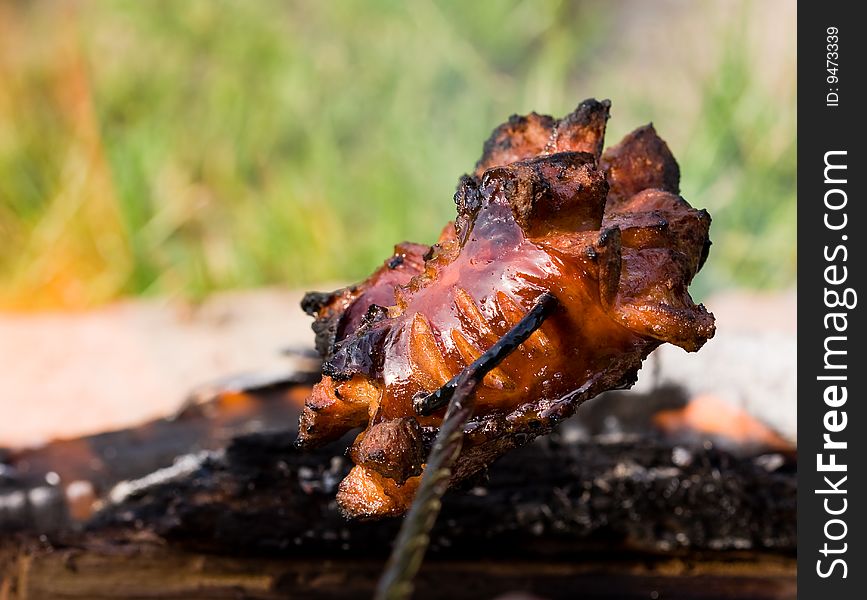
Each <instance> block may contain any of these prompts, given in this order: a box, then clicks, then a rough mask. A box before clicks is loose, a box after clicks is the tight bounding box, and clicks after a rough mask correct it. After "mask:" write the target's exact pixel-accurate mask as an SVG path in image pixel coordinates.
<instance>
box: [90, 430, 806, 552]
mask: <svg viewBox="0 0 867 600" xmlns="http://www.w3.org/2000/svg"><path fill="white" fill-rule="evenodd" d="M569 435H570V432H569V430H568V429H567V430H566V431H565V432H564V433H562V434H560V435H558V436H555V437H552V438H550V439H549V440H546V441H543V442H538V443H533V444H530V445H527V446H525V447H524V448H523V449H521V450H520V451H518V452H515V453H514V454H513V455H510V456H507V457H505V458H504V459H503V460H502V461H500V462H499V463H498V464H497V465H496V466H495V467H494V468H493V469H492V470H491V472H490V476H489V478H488V480H487V481H485V482H481V481H477V482H475V483H474V484H473V485H471V486H469V487H468V488H466V489H464V490H459V491H456V492H454V493H451V494H450V495H448V496H447V498H446V501H445V503H444V507H443V512H442V515H441V519H440V520H439V522H438V524H437V527H436V528H435V529H434V532H433V534H432V538H431V539H432V548H431V550H432V553H433V554H436V553H437V552H440V553H443V552H446V553H447V554H448V556H449V557H452V558H454V557H458V556H461V555H467V556H478V553H479V552H480V551H484V553H485V555H486V556H492V555H506V556H519V557H522V558H530V557H534V556H536V557H538V556H543V555H546V554H550V553H551V552H552V551H554V550H555V549H556V550H557V551H563V550H569V551H580V550H582V549H586V548H588V547H591V546H594V547H595V546H597V545H598V544H599V543H601V542H605V544H606V547H608V548H610V549H612V550H613V551H615V552H618V553H619V552H622V551H623V548H632V549H634V550H639V551H645V552H650V553H659V552H675V551H677V550H679V549H680V550H683V549H690V550H708V551H720V550H734V549H741V550H743V549H755V550H775V551H782V552H793V551H794V549H795V494H796V481H795V474H796V473H795V466H794V464H793V463H792V461H791V460H790V459H789V458H787V457H785V456H783V455H781V454H772V455H763V456H760V457H753V458H736V457H734V456H733V455H731V454H729V453H727V452H724V451H721V450H718V449H716V448H714V447H709V448H701V449H694V448H689V447H686V446H676V445H672V444H670V443H667V442H666V441H665V440H663V439H660V438H646V437H645V438H634V439H617V440H607V441H606V440H604V439H598V438H597V439H594V440H592V441H581V442H570V441H568V437H569ZM349 466H350V465H349V462H348V461H347V460H346V459H345V458H344V457H342V456H335V455H333V453H332V452H330V451H328V449H322V450H318V451H315V452H300V451H298V450H297V449H296V448H295V447H294V446H293V444H292V435H291V433H290V432H286V433H285V434H279V433H259V434H252V435H249V436H241V437H238V438H236V439H235V440H233V442H232V444H231V445H230V446H229V447H228V448H227V449H226V450H225V452H211V453H203V454H200V455H195V456H193V455H191V456H188V457H186V458H185V459H184V460H183V462H182V463H181V464H180V466H178V467H176V471H177V472H176V473H175V474H173V473H172V472H171V471H167V472H165V473H163V475H162V476H151V477H150V480H149V479H148V478H145V479H144V480H139V481H138V482H127V483H125V484H123V487H121V488H117V489H116V490H115V491H114V496H115V498H116V499H117V500H119V502H117V503H116V504H112V505H110V506H108V507H107V508H106V509H105V510H104V511H102V512H101V513H100V514H99V515H98V516H97V517H96V518H95V519H94V520H93V521H92V522H91V523H90V525H89V529H90V531H97V532H98V531H107V530H115V531H118V530H120V531H133V530H139V531H140V530H146V531H148V532H151V533H154V534H156V535H158V536H159V537H161V538H163V539H166V540H168V541H170V542H175V543H179V544H181V545H187V546H191V547H195V548H196V549H199V550H207V551H210V552H224V553H225V552H232V553H237V552H239V551H245V552H246V551H256V552H268V553H273V552H279V553H287V554H300V555H304V556H311V555H314V554H319V555H322V556H329V557H338V556H340V555H344V554H345V555H347V556H348V555H352V554H353V553H357V552H359V551H364V553H365V555H367V556H370V555H385V554H386V553H387V551H388V549H389V545H390V543H391V541H392V540H393V538H394V535H395V532H396V531H397V527H398V525H399V522H398V521H396V520H385V521H378V522H349V521H346V520H345V519H344V518H343V517H342V516H341V515H340V514H339V512H338V511H337V508H336V506H335V503H334V490H335V486H336V485H337V484H338V483H339V481H340V480H341V478H342V477H343V476H344V475H345V474H346V472H347V470H348V468H349Z"/></svg>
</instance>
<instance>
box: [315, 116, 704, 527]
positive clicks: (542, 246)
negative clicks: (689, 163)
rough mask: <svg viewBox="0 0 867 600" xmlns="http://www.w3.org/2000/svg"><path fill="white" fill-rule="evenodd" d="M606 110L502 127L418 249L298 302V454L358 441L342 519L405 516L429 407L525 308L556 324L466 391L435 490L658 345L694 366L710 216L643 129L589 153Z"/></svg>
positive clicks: (433, 426) (622, 373) (623, 372)
mask: <svg viewBox="0 0 867 600" xmlns="http://www.w3.org/2000/svg"><path fill="white" fill-rule="evenodd" d="M609 107H610V103H609V102H608V101H603V102H598V101H596V100H587V101H585V102H583V103H581V105H579V106H578V108H577V109H576V110H575V111H574V112H573V113H571V114H570V115H567V116H566V117H564V118H563V119H559V120H558V119H553V118H551V117H548V116H541V115H537V114H535V113H532V114H530V115H527V116H524V117H518V116H513V117H511V118H510V119H509V120H508V121H507V122H506V123H504V124H503V125H501V126H500V127H498V128H497V129H495V130H494V132H493V134H492V135H491V138H490V139H489V140H488V141H487V142H486V143H485V146H484V152H483V156H482V158H481V159H480V160H479V162H478V163H477V165H476V169H475V172H474V173H473V174H472V175H467V176H464V177H462V178H461V180H460V182H459V184H458V189H457V192H456V194H455V202H456V204H457V217H456V219H455V221H454V225H453V226H452V225H451V224H450V225H449V226H448V227H446V229H445V230H444V232H443V235H442V236H441V238H440V240H439V242H438V243H437V244H435V245H434V246H432V247H430V248H428V247H425V246H420V245H417V244H401V245H399V246H398V247H397V248H396V251H395V254H394V256H392V257H391V258H390V259H389V260H387V261H386V263H385V264H384V265H383V266H382V267H381V268H380V269H379V270H377V271H376V272H375V273H374V274H373V275H371V277H370V278H368V279H367V280H366V281H365V282H363V283H361V284H358V285H356V286H352V287H350V288H346V289H344V290H339V291H337V292H334V293H333V294H317V293H314V294H309V295H308V296H307V297H306V299H305V302H304V307H305V310H307V311H308V312H309V313H310V314H311V315H313V316H315V318H316V321H315V323H314V330H315V331H316V334H317V348H318V349H319V351H320V353H321V354H322V355H323V358H324V360H325V362H324V365H323V375H322V380H321V381H320V382H319V383H318V384H317V385H316V386H315V387H314V389H313V393H312V395H311V397H310V398H309V399H308V400H307V402H306V405H305V408H304V411H303V414H302V416H301V423H300V433H299V443H300V444H301V445H302V446H306V447H313V446H317V445H321V444H324V443H327V442H330V441H332V440H335V439H337V438H339V437H341V436H342V435H344V434H345V433H346V432H348V431H350V430H352V429H354V428H363V430H362V432H361V433H360V434H359V435H358V437H357V438H356V440H355V442H354V443H353V445H352V447H351V448H350V456H351V458H352V459H353V461H354V462H355V467H354V468H353V469H352V471H351V472H350V473H349V475H348V476H347V477H346V479H344V481H343V482H342V484H341V486H340V489H339V492H338V502H339V504H340V506H341V508H342V509H343V511H344V512H345V513H346V514H347V515H349V516H353V517H366V518H370V517H378V516H384V515H396V514H401V513H403V512H404V511H406V509H407V508H408V507H409V505H410V503H411V501H412V498H413V496H414V493H415V490H416V488H417V486H418V482H419V479H420V474H421V473H422V471H423V469H424V466H425V465H424V461H425V457H426V456H427V454H428V451H429V448H430V444H431V441H432V439H433V438H434V436H435V435H436V431H437V427H438V425H439V423H440V422H441V420H442V416H443V410H440V411H438V412H435V413H434V414H431V415H421V414H417V413H416V412H415V410H414V408H413V399H414V398H417V397H419V395H425V394H429V393H431V392H433V391H435V390H437V389H438V388H440V387H441V386H443V385H444V384H445V383H447V382H448V381H449V380H450V379H451V378H452V377H454V376H455V375H456V374H457V373H460V372H461V371H462V370H463V369H464V368H465V367H466V366H467V365H468V364H470V363H472V362H473V361H474V360H476V359H477V358H478V357H479V356H480V355H481V354H482V353H483V352H485V351H486V350H487V349H489V348H490V347H491V346H492V345H493V344H494V343H495V342H496V341H497V340H498V339H499V338H500V337H501V336H502V335H503V334H504V333H505V332H506V331H508V330H509V329H510V328H511V327H512V326H513V325H514V324H515V323H517V322H518V321H519V320H520V319H521V318H522V317H523V316H524V315H525V314H526V313H527V312H528V311H529V310H530V308H531V307H532V306H533V303H534V302H535V301H536V299H537V298H539V297H540V296H541V295H542V294H544V293H546V292H548V293H550V294H553V295H554V296H555V297H556V299H557V300H558V309H557V311H556V312H555V313H554V314H552V315H551V316H550V318H548V319H547V321H545V323H544V324H543V325H542V326H541V328H540V329H538V330H537V331H536V332H535V333H533V334H532V335H531V336H530V337H529V339H527V340H526V341H525V342H524V343H522V344H521V345H520V347H519V348H518V349H517V350H516V351H515V352H514V353H512V354H511V355H510V356H508V357H507V358H506V359H505V360H503V361H502V362H501V363H500V364H499V365H498V366H497V367H496V368H495V369H493V370H492V371H490V372H489V373H488V374H487V375H486V376H485V378H484V380H483V383H482V385H481V386H480V387H479V388H478V389H477V391H476V396H475V407H476V409H475V410H476V412H475V416H474V417H473V419H472V420H471V421H470V423H469V424H468V425H467V427H466V429H465V439H464V444H463V450H462V452H461V455H460V457H459V459H458V461H457V464H456V465H455V469H454V473H453V476H452V483H453V484H454V483H457V482H460V481H463V480H466V479H468V478H470V477H472V476H474V475H477V474H478V473H480V472H481V471H483V470H484V469H485V468H486V467H487V466H488V465H490V464H491V462H493V461H494V460H495V459H496V458H497V457H499V456H501V455H502V454H504V453H505V452H507V451H508V450H510V449H511V448H514V447H517V446H520V445H522V444H524V443H526V442H527V441H529V440H530V439H532V438H534V437H536V436H539V435H543V434H545V433H547V432H549V431H550V430H551V429H552V428H553V427H554V426H555V425H556V424H557V423H558V422H560V421H561V420H563V419H565V418H567V417H569V416H570V415H572V413H573V412H574V411H575V409H576V407H577V406H578V405H579V404H581V402H583V401H584V400H587V399H588V398H591V397H593V396H595V395H597V394H599V393H600V392H603V391H605V390H609V389H612V388H621V387H626V386H629V385H631V383H632V382H633V381H634V380H635V377H636V374H637V372H638V369H639V368H640V367H641V363H642V361H643V360H644V358H646V357H647V355H648V354H649V353H650V352H651V351H652V350H654V349H655V348H656V347H657V346H659V345H660V344H661V343H663V342H671V343H673V344H676V345H678V346H680V347H682V348H684V349H686V350H689V351H695V350H698V349H699V348H700V347H701V346H702V344H704V342H705V341H707V339H709V338H710V337H712V336H713V334H714V320H713V315H711V314H710V313H708V312H707V311H706V310H705V308H704V307H703V306H702V305H696V304H695V303H694V302H693V301H692V299H691V297H690V295H689V292H688V289H687V288H688V286H689V284H690V282H691V281H692V279H693V277H694V276H695V274H696V272H697V271H698V270H699V269H700V268H701V266H702V264H703V262H704V260H705V258H706V256H707V252H708V249H709V246H710V242H709V241H708V229H709V227H710V216H709V215H708V213H707V212H706V211H703V210H695V209H693V208H692V207H691V206H690V205H689V204H688V203H687V202H686V201H685V200H684V199H683V198H681V197H680V196H679V195H678V193H679V179H680V172H679V169H678V166H677V162H676V161H675V160H674V157H673V156H672V155H671V152H670V151H669V149H668V146H667V145H666V144H665V142H664V141H662V139H660V138H659V137H658V136H657V134H656V132H655V130H654V129H653V127H652V126H650V125H648V126H645V127H641V128H639V129H638V130H636V131H634V132H633V133H630V134H629V135H627V136H626V138H624V139H623V140H622V141H621V142H620V143H619V144H617V145H616V146H614V147H612V148H609V149H608V150H607V151H606V152H604V154H603V152H602V149H603V141H604V134H605V125H606V121H607V119H608V111H609Z"/></svg>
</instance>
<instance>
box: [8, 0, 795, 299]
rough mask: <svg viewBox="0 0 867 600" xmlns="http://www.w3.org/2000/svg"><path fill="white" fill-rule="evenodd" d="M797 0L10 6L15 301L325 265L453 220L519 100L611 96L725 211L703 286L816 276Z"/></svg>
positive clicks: (351, 264)
mask: <svg viewBox="0 0 867 600" xmlns="http://www.w3.org/2000/svg"><path fill="white" fill-rule="evenodd" d="M794 18H795V13H794V2H786V1H784V0H779V1H766V2H734V1H719V2H688V1H686V0H680V1H674V0H660V1H657V2H641V1H639V0H632V1H620V2H603V1H596V0H585V1H576V2H565V1H555V0H542V1H527V0H523V1H518V0H515V1H504V2H460V1H457V0H455V1H448V2H446V1H443V2H438V1H433V0H422V1H419V2H412V3H403V2H397V1H392V0H364V1H361V0H358V1H353V0H350V1H343V2H312V1H311V2H304V1H296V2H282V1H276V0H273V1H271V0H263V1H257V2H246V1H243V0H233V1H230V0H190V1H184V2H175V1H170V0H162V1H150V2H140V1H137V0H105V1H101V2H96V1H92V2H89V1H79V2H64V3H58V2H47V1H45V2H3V3H2V4H0V241H2V245H0V306H2V307H5V308H16V309H40V308H82V307H88V306H92V305H96V304H99V303H103V302H106V301H110V300H112V299H115V298H119V297H125V296H134V295H183V296H186V297H190V298H193V299H195V298H198V297H201V296H203V295H204V294H207V293H208V292H210V291H212V290H216V289H225V288H234V287H249V286H260V285H267V284H283V285H287V286H296V287H306V286H313V287H315V286H317V285H318V284H321V283H323V282H327V281H346V280H353V279H357V278H360V277H363V276H365V275H366V274H367V273H368V272H369V271H370V270H371V269H372V267H374V266H375V265H377V264H379V263H380V262H381V260H382V259H383V258H384V257H385V256H387V255H388V254H389V252H390V250H391V246H392V245H393V244H394V243H395V242H398V241H400V240H404V239H411V240H415V241H421V242H431V241H433V240H434V239H435V237H436V235H437V234H438V232H439V230H440V229H441V227H442V225H443V224H444V223H445V222H446V221H447V220H448V219H450V218H451V217H452V215H453V211H454V205H453V203H452V200H451V196H452V193H453V190H454V185H455V183H456V181H457V179H458V176H459V175H461V174H462V173H464V172H466V171H468V170H470V169H471V168H472V166H473V164H474V162H475V161H476V159H477V158H478V155H479V154H480V152H481V146H482V142H483V141H484V139H486V137H487V136H488V134H489V133H490V131H491V129H492V128H493V127H495V126H496V125H497V124H498V123H500V122H501V121H503V120H504V119H505V118H506V117H507V116H508V115H509V114H511V113H516V112H517V113H526V112H529V111H531V110H536V111H537V112H542V113H549V114H553V115H555V116H561V115H563V114H565V113H566V112H569V111H570V110H571V109H572V108H574V106H575V105H576V104H577V103H578V102H579V101H580V100H582V99H583V98H586V97H589V96H595V97H599V98H604V97H607V98H611V99H612V101H613V110H612V119H611V121H610V122H609V136H608V140H609V143H613V142H615V141H616V140H618V139H619V138H620V137H621V136H622V135H624V134H625V133H627V132H628V131H630V130H631V129H633V128H634V127H636V126H638V125H641V124H643V123H646V122H648V121H650V120H652V121H653V122H654V123H655V125H656V127H657V130H658V131H659V132H660V134H661V135H662V136H663V137H664V138H665V139H667V141H668V142H669V145H670V146H671V148H672V150H673V151H674V153H675V156H677V158H678V159H679V161H680V164H681V169H682V172H683V182H682V193H683V195H684V196H685V197H686V198H687V199H688V200H690V202H691V203H692V204H693V205H695V206H699V207H706V208H708V209H709V210H710V212H711V213H712V215H713V217H714V225H713V229H712V238H713V240H714V248H713V250H712V253H711V259H710V260H709V261H708V264H707V267H706V268H705V271H703V273H702V274H701V275H700V279H699V280H698V281H697V285H698V292H699V295H700V296H701V295H703V294H706V293H708V292H711V291H714V290H718V289H722V288H727V287H731V286H744V287H751V288H773V287H784V286H790V285H792V284H793V282H794V278H795V258H796V257H795V50H794V43H795V40H794V34H793V32H794Z"/></svg>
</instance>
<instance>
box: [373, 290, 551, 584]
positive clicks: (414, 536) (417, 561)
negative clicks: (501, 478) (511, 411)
mask: <svg viewBox="0 0 867 600" xmlns="http://www.w3.org/2000/svg"><path fill="white" fill-rule="evenodd" d="M558 305H559V303H558V301H557V298H556V297H554V295H552V294H550V293H548V292H545V293H544V294H542V295H541V296H540V297H539V299H538V300H536V303H535V304H534V305H533V308H532V309H530V312H528V313H527V314H526V315H525V316H524V317H523V318H522V319H521V320H520V321H518V323H516V324H515V326H514V327H512V328H511V329H510V330H509V331H508V332H506V334H505V335H504V336H503V337H501V338H500V339H499V340H497V342H496V343H495V344H494V345H493V346H491V348H490V349H489V350H488V351H487V352H485V353H484V354H482V355H481V356H480V357H479V358H478V359H476V360H475V361H473V362H472V363H471V364H469V365H467V367H466V368H465V369H464V370H463V371H461V372H460V373H458V374H457V375H455V376H454V377H453V378H452V379H451V381H449V382H448V383H446V384H445V385H444V386H443V387H441V388H440V389H438V390H437V391H435V392H433V393H431V394H429V395H426V396H421V397H419V398H417V399H416V400H415V401H413V407H414V408H415V410H416V412H418V413H419V414H422V415H427V414H430V413H431V412H433V411H435V410H437V409H438V408H442V407H443V406H445V405H446V404H448V409H446V414H445V417H444V418H443V422H442V425H440V429H439V433H438V434H437V437H436V440H435V441H434V445H433V448H432V449H431V452H430V456H429V457H428V461H427V466H426V467H425V470H424V474H423V475H422V479H421V484H420V485H419V488H418V492H417V493H416V496H415V499H414V500H413V503H412V506H411V507H410V509H409V513H408V514H407V515H406V518H405V519H404V522H403V525H401V528H400V532H399V533H398V535H397V539H396V540H395V542H394V548H393V549H392V552H391V556H390V557H389V559H388V563H387V564H386V567H385V571H384V572H383V574H382V577H381V578H380V580H379V584H378V585H377V588H376V595H375V598H376V600H405V599H407V598H409V597H410V596H411V595H412V591H413V584H412V581H413V579H414V578H415V574H416V573H417V572H418V569H419V567H420V566H421V561H422V559H423V558H424V555H425V552H426V551H427V547H428V543H429V542H430V531H431V529H432V528H433V525H434V522H436V518H437V516H438V515H439V512H440V508H441V500H442V497H443V494H445V491H446V489H447V488H448V484H449V480H450V479H451V476H452V466H453V465H454V463H455V460H456V459H457V457H458V455H459V454H460V452H461V447H462V445H463V437H464V426H465V425H466V424H467V421H469V419H470V417H471V416H472V414H473V409H474V407H475V395H474V392H475V390H476V387H477V386H478V385H479V384H480V383H481V381H482V379H484V377H485V375H487V374H488V373H489V372H490V371H491V370H492V369H494V368H495V367H496V366H497V365H498V364H499V363H500V362H501V361H502V360H503V359H504V358H506V356H508V355H509V354H510V353H511V352H513V351H514V350H515V349H516V348H517V347H518V346H520V345H521V344H522V343H523V342H524V341H525V340H526V339H527V338H529V337H530V336H531V335H532V334H533V332H534V331H536V330H537V329H539V327H541V325H542V323H544V321H545V319H546V318H548V317H549V316H550V315H551V313H552V312H554V310H555V309H556V308H557V306H558Z"/></svg>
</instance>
